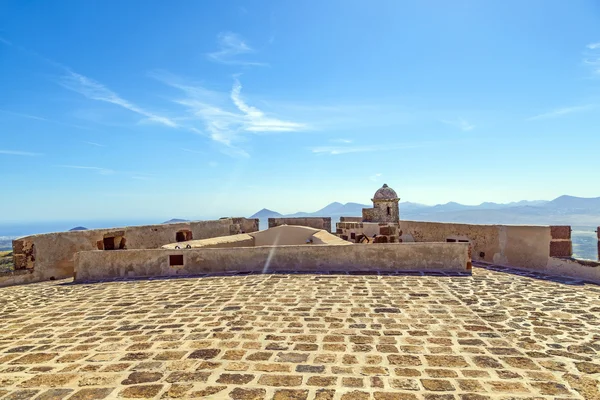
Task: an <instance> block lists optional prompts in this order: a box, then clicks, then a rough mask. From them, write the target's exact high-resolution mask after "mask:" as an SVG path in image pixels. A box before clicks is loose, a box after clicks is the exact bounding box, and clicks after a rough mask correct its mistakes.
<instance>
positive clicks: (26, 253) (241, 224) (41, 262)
mask: <svg viewBox="0 0 600 400" xmlns="http://www.w3.org/2000/svg"><path fill="white" fill-rule="evenodd" d="M258 228H259V222H258V219H247V218H222V219H219V220H214V221H193V222H179V223H172V224H159V225H144V226H130V227H123V228H110V229H91V230H85V231H69V232H55V233H46V234H40V235H32V236H25V237H21V238H19V239H16V240H14V241H13V263H14V266H15V271H14V272H11V273H8V274H2V275H0V287H2V286H10V285H15V284H22V283H33V282H39V281H45V280H54V279H64V278H69V277H72V276H73V271H74V262H73V257H74V255H75V253H77V252H79V251H89V250H105V251H111V250H125V249H156V248H160V247H161V246H162V245H165V244H168V243H172V242H183V241H186V240H192V239H207V238H211V237H216V236H227V235H236V234H240V233H247V232H255V231H258Z"/></svg>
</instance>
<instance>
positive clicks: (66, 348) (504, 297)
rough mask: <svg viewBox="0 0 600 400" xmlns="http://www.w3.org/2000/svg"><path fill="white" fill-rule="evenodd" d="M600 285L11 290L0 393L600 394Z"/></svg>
mask: <svg viewBox="0 0 600 400" xmlns="http://www.w3.org/2000/svg"><path fill="white" fill-rule="evenodd" d="M599 352H600V286H597V285H585V284H583V283H581V282H576V281H568V280H566V281H564V280H557V279H552V278H549V277H535V276H533V275H531V274H524V275H519V274H515V273H514V271H507V270H503V269H500V268H495V267H487V268H481V267H476V268H475V269H474V270H473V276H406V275H398V276H395V275H347V274H322V275H300V274H288V275H286V274H273V275H239V276H209V277H197V278H184V279H169V280H137V281H113V282H104V283H94V284H79V285H76V284H72V283H69V282H68V281H55V282H47V283H41V284H31V285H27V286H20V287H10V288H4V289H0V399H2V400H8V399H11V400H12V399H32V398H34V399H40V400H41V399H44V400H48V399H63V398H64V399H71V400H82V399H89V400H91V399H112V398H164V399H169V398H185V399H187V398H213V399H239V400H245V399H256V400H262V399H276V400H284V399H289V400H299V399H310V400H313V399H315V400H363V399H374V400H395V399H428V400H434V399H440V400H445V399H464V400H483V399H581V398H585V399H600V391H599V386H598V381H599V378H600V356H599Z"/></svg>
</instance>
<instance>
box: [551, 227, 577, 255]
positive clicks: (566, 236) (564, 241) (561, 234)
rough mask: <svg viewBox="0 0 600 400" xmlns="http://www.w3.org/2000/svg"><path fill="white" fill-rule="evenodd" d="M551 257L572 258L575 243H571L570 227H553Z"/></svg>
mask: <svg viewBox="0 0 600 400" xmlns="http://www.w3.org/2000/svg"><path fill="white" fill-rule="evenodd" d="M550 235H551V236H552V240H551V241H550V257H571V256H572V255H573V243H572V242H571V227H570V226H568V225H561V226H551V227H550Z"/></svg>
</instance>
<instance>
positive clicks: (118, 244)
mask: <svg viewBox="0 0 600 400" xmlns="http://www.w3.org/2000/svg"><path fill="white" fill-rule="evenodd" d="M125 242H126V240H125V238H124V237H123V236H108V237H105V238H104V239H102V248H100V243H98V250H124V249H125Z"/></svg>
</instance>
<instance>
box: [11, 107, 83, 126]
mask: <svg viewBox="0 0 600 400" xmlns="http://www.w3.org/2000/svg"><path fill="white" fill-rule="evenodd" d="M0 112H1V113H4V114H8V115H14V116H15V117H20V118H27V119H33V120H36V121H44V122H50V123H53V124H58V125H62V126H69V127H71V128H77V129H83V130H86V131H90V130H93V129H92V128H87V127H85V126H80V125H73V124H68V123H66V122H60V121H54V120H52V119H48V118H44V117H38V116H37V115H31V114H24V113H18V112H14V111H9V110H4V109H0Z"/></svg>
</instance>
